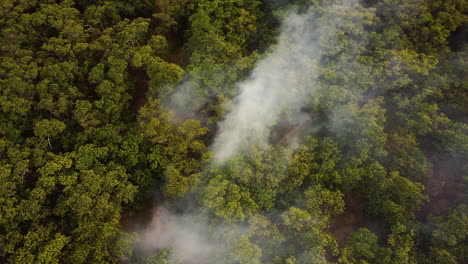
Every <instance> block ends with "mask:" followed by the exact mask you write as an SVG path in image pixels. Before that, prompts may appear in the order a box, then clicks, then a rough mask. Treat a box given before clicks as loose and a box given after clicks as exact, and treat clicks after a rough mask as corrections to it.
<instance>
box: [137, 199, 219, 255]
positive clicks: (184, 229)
mask: <svg viewBox="0 0 468 264" xmlns="http://www.w3.org/2000/svg"><path fill="white" fill-rule="evenodd" d="M206 234H209V230H208V227H207V225H205V224H203V221H201V219H198V218H197V216H196V215H189V214H185V215H175V214H173V213H171V212H169V211H168V210H167V209H165V208H164V207H160V208H158V209H157V211H156V212H155V213H154V214H153V216H152V220H151V223H150V224H149V225H148V226H147V227H146V228H145V229H144V230H143V231H142V233H141V235H140V239H139V243H140V246H141V247H142V248H143V249H144V250H146V251H147V252H154V251H155V250H162V249H171V251H172V252H173V254H172V256H170V257H172V258H173V259H176V258H177V259H179V260H180V261H181V262H182V263H205V262H206V261H208V260H209V258H211V257H212V256H213V255H214V252H215V249H217V248H219V245H217V244H216V243H215V242H214V241H211V240H210V239H209V238H208V236H207V235H206Z"/></svg>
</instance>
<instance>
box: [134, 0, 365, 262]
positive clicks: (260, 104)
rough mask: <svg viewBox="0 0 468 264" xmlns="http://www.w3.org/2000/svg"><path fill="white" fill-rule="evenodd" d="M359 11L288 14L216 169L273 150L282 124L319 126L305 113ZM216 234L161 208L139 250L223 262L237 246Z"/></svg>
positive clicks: (223, 131) (241, 100)
mask: <svg viewBox="0 0 468 264" xmlns="http://www.w3.org/2000/svg"><path fill="white" fill-rule="evenodd" d="M353 8H354V7H353V5H352V4H349V3H348V4H346V5H345V4H343V5H339V6H326V7H315V8H314V11H312V10H309V11H307V12H306V13H302V14H299V13H297V12H287V13H285V14H284V19H283V24H282V29H281V33H280V35H279V38H278V42H277V44H276V45H274V46H273V47H272V48H271V49H270V51H269V52H268V53H267V54H266V55H265V56H264V58H263V59H261V60H260V61H259V62H258V63H257V65H256V67H255V69H254V70H253V71H252V73H251V76H250V77H249V78H248V79H247V80H245V81H243V82H241V83H239V84H238V85H237V88H238V91H239V94H238V96H237V97H236V98H234V100H233V104H230V106H226V109H225V110H226V112H227V114H226V116H225V118H224V120H223V121H222V122H220V123H219V125H218V126H219V127H218V128H219V131H218V134H217V135H216V137H215V140H214V143H213V145H212V146H211V148H212V150H213V151H214V154H215V156H214V159H215V160H214V162H215V163H216V164H218V165H219V164H221V163H223V162H224V161H226V160H227V159H229V158H231V157H233V156H234V155H236V154H238V153H242V152H247V151H248V150H249V149H250V148H251V147H252V146H255V147H268V145H269V142H268V140H269V138H270V130H271V128H272V127H273V126H275V125H276V124H277V123H278V122H279V121H283V120H286V121H287V123H289V124H291V125H294V124H298V125H299V126H301V124H302V123H304V122H305V121H308V122H311V123H313V122H314V120H315V119H314V117H311V116H310V115H308V113H304V112H303V111H302V109H303V107H304V106H307V105H310V104H312V96H313V95H314V93H315V91H317V89H318V87H319V85H318V82H319V75H320V74H321V72H320V71H321V68H320V65H321V63H322V59H323V57H324V56H326V55H329V54H330V47H331V46H335V44H336V41H337V39H336V34H335V33H336V31H337V29H338V28H343V27H345V26H343V23H346V22H344V19H343V16H342V15H343V14H349V13H350V12H352V9H353ZM360 8H362V7H360ZM317 10H318V12H317ZM354 22H355V21H354ZM332 52H333V51H332ZM351 52H352V53H353V52H357V51H351ZM185 88H187V87H185ZM189 90H190V89H189ZM179 99H180V98H175V99H173V100H176V101H177V100H179ZM182 99H183V98H182ZM179 101H180V102H182V101H181V100H179ZM176 105H177V104H176ZM216 164H215V165H216ZM200 211H203V210H200ZM249 228H250V227H243V228H241V227H239V226H234V225H230V226H229V228H228V229H230V230H235V231H234V233H237V234H239V236H241V235H242V233H243V232H245V230H248V229H249ZM220 230H221V231H220ZM215 233H218V234H219V233H223V230H222V229H221V227H220V226H219V225H218V226H216V227H213V226H212V225H211V224H210V221H208V219H206V218H203V217H200V215H198V216H195V215H190V214H186V215H174V214H171V213H169V212H168V211H167V210H165V209H158V210H157V211H156V213H155V214H154V216H153V220H152V222H151V224H150V225H149V226H148V227H147V228H146V229H145V230H143V231H142V232H141V235H140V236H139V237H140V239H139V240H140V242H139V244H140V245H139V246H140V248H142V249H145V250H147V251H148V252H155V251H157V250H162V249H171V252H173V255H174V258H175V256H177V258H179V260H180V261H181V262H182V263H223V261H222V259H223V258H222V257H221V256H222V255H223V254H226V252H225V251H229V248H230V245H229V243H231V242H232V241H231V242H229V241H225V240H223V239H220V238H219V237H218V238H217V239H215V238H213V236H212V235H210V234H215ZM231 246H232V245H231Z"/></svg>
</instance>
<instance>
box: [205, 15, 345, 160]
mask: <svg viewBox="0 0 468 264" xmlns="http://www.w3.org/2000/svg"><path fill="white" fill-rule="evenodd" d="M314 20H315V21H314ZM317 20H319V22H318V23H317ZM320 20H322V21H320ZM339 22H340V18H339V17H336V18H335V19H330V17H326V19H323V18H322V17H318V16H317V15H316V14H315V13H314V12H312V11H308V12H307V13H305V14H297V13H293V12H289V13H287V14H286V16H285V19H284V22H283V26H282V31H281V34H280V36H279V40H278V43H277V44H276V45H275V46H274V47H273V48H272V50H271V51H270V53H268V54H267V55H266V57H265V58H264V59H263V60H261V61H260V62H259V63H258V64H257V66H256V67H255V69H254V70H253V72H252V74H251V76H250V78H249V79H247V80H246V81H244V82H242V83H240V84H239V85H238V89H239V92H240V93H239V95H238V96H237V97H236V98H235V100H234V102H235V104H234V107H233V108H232V109H228V114H227V115H226V117H225V119H224V120H223V121H222V122H221V123H220V124H219V133H218V135H217V137H216V138H215V141H214V143H213V146H212V149H213V150H214V152H215V160H216V162H218V163H222V162H223V161H225V160H226V159H229V158H230V157H232V156H233V155H234V154H236V153H238V152H242V151H245V150H247V149H248V147H249V146H251V145H256V146H267V145H268V136H269V129H270V128H271V127H272V126H273V125H275V124H276V123H277V122H278V121H279V120H280V118H281V119H282V120H284V116H287V119H288V121H289V122H291V123H293V124H294V123H299V122H300V121H299V120H300V119H302V120H303V119H304V117H303V116H304V115H303V113H302V115H301V111H300V110H301V108H302V107H303V106H304V105H305V104H306V103H307V100H308V99H309V98H310V96H311V95H312V94H313V93H314V91H315V90H316V82H317V76H318V74H319V63H320V59H321V57H322V51H323V50H324V48H326V47H328V46H329V45H330V43H331V42H333V38H334V34H333V33H334V30H335V27H336V25H337V24H339Z"/></svg>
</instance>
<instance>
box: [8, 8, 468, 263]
mask: <svg viewBox="0 0 468 264" xmlns="http://www.w3.org/2000/svg"><path fill="white" fill-rule="evenodd" d="M319 2H322V1H319V0H295V1H294V0H292V1H285V0H284V1H268V0H264V1H260V0H259V1H253V0H158V1H152V0H135V1H131V0H125V1H113V0H75V1H73V0H64V1H59V0H56V1H54V0H48V1H47V0H44V1H35V0H1V1H0V58H1V60H0V136H1V138H0V262H1V263H19V264H24V263H119V262H122V261H123V262H125V263H138V262H145V261H146V262H148V263H167V262H166V260H165V256H166V255H167V254H168V253H167V251H164V250H163V251H161V252H155V255H153V256H152V257H150V258H148V259H147V260H143V259H142V258H143V257H142V256H138V255H137V254H134V252H135V251H134V250H133V247H132V244H133V241H134V238H135V236H134V235H132V234H130V233H126V232H125V231H123V229H122V226H121V224H120V223H119V222H120V219H121V216H122V214H123V213H124V212H127V214H131V212H136V211H138V210H142V207H143V205H144V201H145V200H146V199H148V197H150V196H151V195H152V193H154V192H155V191H156V192H159V193H162V194H163V196H164V199H165V200H167V201H168V202H169V204H170V203H171V202H174V201H177V200H178V199H181V198H184V197H185V196H186V195H188V194H189V195H190V197H192V198H193V197H194V198H195V202H196V204H197V206H199V207H200V208H204V210H205V211H206V213H207V214H208V215H210V216H211V217H210V219H211V224H213V225H215V224H220V223H234V224H239V225H242V224H248V225H249V226H250V227H251V230H250V231H249V232H247V233H245V234H243V235H241V236H239V237H237V238H236V239H235V241H234V242H232V247H231V250H230V252H229V253H227V254H226V256H225V263H328V262H334V263H336V262H338V263H347V264H348V263H362V264H364V263H399V264H403V263H422V264H425V263H428V264H429V263H434V264H435V263H437V264H449V263H450V264H452V263H453V264H454V263H463V261H464V260H466V259H468V207H467V206H466V203H467V199H468V196H467V195H468V193H467V188H466V186H467V184H468V182H467V180H468V179H467V176H465V175H466V167H464V166H465V165H466V157H467V156H468V136H467V130H468V125H467V117H468V93H467V91H468V90H467V89H468V86H467V82H466V76H468V72H467V67H466V65H465V62H466V60H467V59H468V58H467V53H466V52H465V51H466V43H465V42H464V41H465V39H464V37H466V29H467V27H466V20H467V19H466V18H467V14H466V11H467V3H466V1H464V0H431V1H422V0H366V1H364V3H363V4H364V7H365V8H361V9H356V10H355V12H356V13H354V14H352V16H355V17H360V18H361V20H364V22H362V21H360V23H359V26H355V25H353V24H348V25H347V27H346V28H342V31H339V32H336V35H337V39H338V41H337V42H336V43H333V45H331V46H330V47H327V49H328V50H327V51H326V56H324V58H323V60H322V62H321V63H322V65H321V67H322V68H321V70H320V76H319V77H318V80H319V82H318V90H317V92H316V93H315V94H314V95H313V98H311V102H312V103H311V104H310V106H308V109H309V112H310V115H311V116H313V117H317V118H318V119H319V123H320V127H321V128H320V129H319V131H318V132H316V133H314V134H313V135H309V137H307V138H305V139H303V140H302V141H301V142H300V145H299V147H298V148H297V149H295V150H289V149H287V148H285V147H283V146H280V145H275V146H273V147H272V148H269V149H268V150H258V151H254V152H251V153H249V154H247V155H238V156H236V157H235V158H233V159H231V160H229V161H228V162H227V163H225V164H223V166H221V167H212V166H208V167H207V164H209V162H210V153H209V152H208V150H207V146H208V145H209V144H210V143H211V142H212V138H213V135H214V134H215V132H216V123H217V122H218V121H219V120H220V119H222V115H223V111H224V110H223V107H222V105H223V104H225V103H226V102H229V101H230V100H231V99H232V98H233V96H235V94H236V89H235V83H236V82H237V81H240V80H243V79H245V78H246V77H247V76H248V74H249V72H250V71H251V70H252V69H253V67H254V65H255V62H256V61H257V60H258V58H259V56H261V54H263V52H264V51H265V50H266V49H267V48H268V47H269V46H270V45H272V44H274V43H275V39H276V36H277V35H278V30H279V27H278V25H279V21H278V19H277V17H276V15H277V14H280V13H282V12H284V11H285V10H287V9H290V8H297V7H299V10H306V8H307V7H309V6H314V5H315V4H318V3H319ZM330 2H332V1H330ZM317 8H318V7H317ZM350 21H352V19H350ZM464 23H465V25H464ZM358 40H359V41H364V43H365V49H364V50H360V51H359V52H354V53H352V54H356V53H357V55H355V56H349V54H350V53H348V52H347V50H348V49H350V48H352V46H353V45H352V43H353V42H355V41H358ZM183 79H184V80H189V81H190V85H191V89H192V92H193V95H192V96H193V101H192V102H193V103H192V104H191V105H188V106H187V107H188V108H191V109H192V111H193V112H196V113H198V114H199V116H203V118H201V119H202V120H192V119H189V118H186V117H182V116H181V115H180V114H177V113H171V112H170V111H168V109H167V107H165V106H164V104H163V103H162V102H164V101H166V100H167V99H168V97H169V96H170V95H171V94H172V93H173V90H174V87H175V86H176V85H177V84H178V83H180V82H181V81H182V80H183ZM337 118H338V119H339V120H340V126H339V128H338V129H337V127H336V126H333V125H330V124H332V122H331V121H332V120H336V119H337ZM333 124H336V122H333ZM206 167H207V168H208V169H204V168H206ZM192 202H193V201H192ZM177 206H178V208H179V210H184V208H183V206H184V205H183V204H182V205H181V204H180V203H177ZM346 218H349V219H354V220H349V221H347V220H346ZM356 219H357V220H356ZM350 222H351V223H350ZM343 225H344V226H343Z"/></svg>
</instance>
